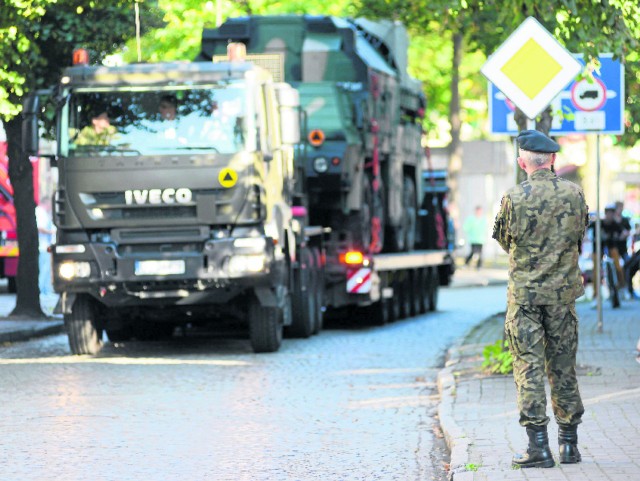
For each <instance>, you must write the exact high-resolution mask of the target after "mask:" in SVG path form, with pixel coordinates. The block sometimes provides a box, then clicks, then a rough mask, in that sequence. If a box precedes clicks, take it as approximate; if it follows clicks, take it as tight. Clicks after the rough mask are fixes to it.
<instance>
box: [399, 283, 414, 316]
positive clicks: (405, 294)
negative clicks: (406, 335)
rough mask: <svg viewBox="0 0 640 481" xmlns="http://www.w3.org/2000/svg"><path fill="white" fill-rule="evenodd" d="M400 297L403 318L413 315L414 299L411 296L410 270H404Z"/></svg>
mask: <svg viewBox="0 0 640 481" xmlns="http://www.w3.org/2000/svg"><path fill="white" fill-rule="evenodd" d="M400 286H401V287H400V299H402V302H401V310H402V316H401V317H402V319H406V318H408V317H411V309H412V307H413V299H412V296H411V276H410V275H409V271H402V280H401V281H400Z"/></svg>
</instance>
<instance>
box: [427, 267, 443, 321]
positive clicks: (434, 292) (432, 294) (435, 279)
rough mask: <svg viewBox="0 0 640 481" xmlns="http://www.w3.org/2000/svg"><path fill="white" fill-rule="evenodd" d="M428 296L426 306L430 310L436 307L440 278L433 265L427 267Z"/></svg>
mask: <svg viewBox="0 0 640 481" xmlns="http://www.w3.org/2000/svg"><path fill="white" fill-rule="evenodd" d="M428 272H429V289H428V292H429V296H428V301H429V303H428V307H429V310H430V311H435V310H436V309H438V290H439V288H440V278H439V276H438V270H437V269H436V268H435V267H430V268H429V271H428Z"/></svg>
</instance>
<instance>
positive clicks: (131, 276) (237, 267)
mask: <svg viewBox="0 0 640 481" xmlns="http://www.w3.org/2000/svg"><path fill="white" fill-rule="evenodd" d="M257 239H260V240H257ZM279 257H280V258H281V257H282V256H281V255H278V253H277V252H276V249H275V247H274V245H273V242H271V240H270V239H269V238H256V240H254V241H253V242H250V241H247V240H246V239H245V240H244V241H241V242H238V239H232V238H227V239H220V240H213V239H211V240H207V241H206V242H204V243H203V244H202V245H201V246H198V248H197V249H190V250H188V249H186V248H185V251H175V250H164V249H163V246H162V245H149V246H145V248H138V249H134V250H129V249H126V248H123V247H122V246H120V247H118V246H117V245H115V244H113V243H88V244H77V245H73V246H60V245H58V246H55V248H54V253H53V266H54V268H53V279H54V288H55V290H56V291H57V292H60V293H69V294H77V293H88V294H90V295H92V296H94V297H95V298H97V299H99V300H100V301H101V302H102V303H103V304H105V305H107V306H129V305H144V304H147V305H166V304H181V305H189V304H203V303H226V302H228V301H229V300H231V299H232V298H233V297H236V296H237V295H239V294H241V293H243V292H245V291H246V290H247V289H249V288H258V289H259V288H270V287H273V286H275V285H277V284H278V282H279V280H280V278H281V275H282V269H280V268H279V263H278V261H277V260H276V259H277V258H279Z"/></svg>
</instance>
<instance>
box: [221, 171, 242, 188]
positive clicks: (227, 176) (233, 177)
mask: <svg viewBox="0 0 640 481" xmlns="http://www.w3.org/2000/svg"><path fill="white" fill-rule="evenodd" d="M218 182H220V185H221V186H222V187H225V188H227V189H229V188H231V187H233V186H234V185H236V182H238V173H237V172H236V171H235V170H233V169H230V168H228V167H227V168H226V169H222V170H221V171H220V173H219V174H218Z"/></svg>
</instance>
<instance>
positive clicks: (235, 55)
mask: <svg viewBox="0 0 640 481" xmlns="http://www.w3.org/2000/svg"><path fill="white" fill-rule="evenodd" d="M227 58H228V59H229V62H244V61H245V60H246V59H247V46H246V45H245V44H244V43H242V42H231V43H230V44H228V45H227Z"/></svg>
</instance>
